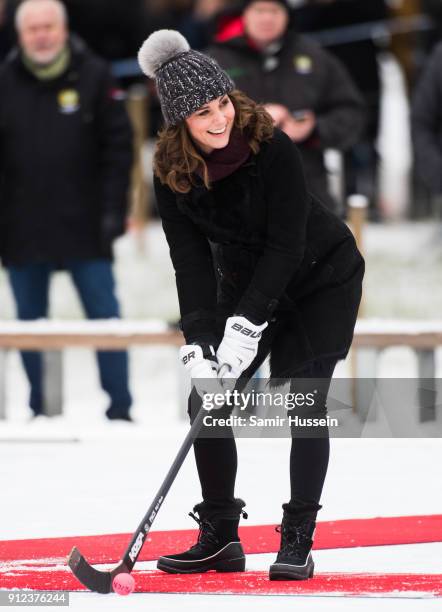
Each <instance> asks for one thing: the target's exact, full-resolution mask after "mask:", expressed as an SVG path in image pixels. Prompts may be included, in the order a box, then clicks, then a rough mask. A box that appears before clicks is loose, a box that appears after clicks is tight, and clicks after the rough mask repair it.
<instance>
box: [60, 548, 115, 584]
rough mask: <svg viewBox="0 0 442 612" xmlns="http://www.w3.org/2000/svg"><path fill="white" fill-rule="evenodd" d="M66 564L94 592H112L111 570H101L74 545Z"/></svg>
mask: <svg viewBox="0 0 442 612" xmlns="http://www.w3.org/2000/svg"><path fill="white" fill-rule="evenodd" d="M68 565H69V567H70V568H71V570H72V573H73V574H74V575H75V576H76V577H77V578H78V580H79V581H80V582H81V583H82V584H84V586H85V587H87V588H88V589H89V590H90V591H94V593H102V594H107V593H112V592H113V588H112V578H113V574H112V572H108V571H106V572H102V571H100V570H97V569H95V568H94V567H92V565H89V563H88V562H87V561H86V559H85V558H84V557H83V555H82V554H81V553H80V551H79V550H78V548H77V547H76V546H74V548H73V549H72V550H71V554H70V555H69V557H68Z"/></svg>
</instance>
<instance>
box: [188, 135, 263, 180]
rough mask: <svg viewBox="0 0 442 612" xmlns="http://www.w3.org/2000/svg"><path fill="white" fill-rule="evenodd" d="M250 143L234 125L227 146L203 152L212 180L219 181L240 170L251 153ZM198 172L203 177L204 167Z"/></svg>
mask: <svg viewBox="0 0 442 612" xmlns="http://www.w3.org/2000/svg"><path fill="white" fill-rule="evenodd" d="M250 151H251V149H250V147H249V143H248V141H247V139H246V137H245V136H244V134H243V133H242V132H241V130H240V129H239V128H237V127H233V128H232V131H231V133H230V138H229V142H228V144H227V146H225V147H224V148H223V149H214V150H213V151H212V153H209V154H205V153H204V154H203V157H204V161H205V162H206V164H207V170H208V171H209V179H210V182H211V183H212V182H214V181H219V180H220V179H222V178H224V177H226V176H229V174H232V173H233V172H235V170H238V168H239V167H240V166H242V165H243V163H244V162H245V161H246V160H247V159H248V157H249V155H250ZM196 174H197V175H198V176H199V177H200V178H203V172H202V168H198V170H197V171H196Z"/></svg>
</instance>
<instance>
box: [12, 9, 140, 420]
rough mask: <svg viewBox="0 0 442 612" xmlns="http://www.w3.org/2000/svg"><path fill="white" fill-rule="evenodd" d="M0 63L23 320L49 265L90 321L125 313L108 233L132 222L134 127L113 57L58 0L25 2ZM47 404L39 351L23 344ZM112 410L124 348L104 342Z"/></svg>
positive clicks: (124, 388)
mask: <svg viewBox="0 0 442 612" xmlns="http://www.w3.org/2000/svg"><path fill="white" fill-rule="evenodd" d="M16 27H17V33H18V37H19V43H20V46H19V48H17V49H15V50H14V51H13V52H12V54H11V55H10V57H9V58H8V60H7V61H6V62H5V64H4V65H3V66H2V67H1V70H0V89H1V92H2V95H1V98H0V256H1V258H2V261H3V263H4V265H5V266H6V267H7V269H8V274H9V280H10V283H11V287H12V291H13V294H14V298H15V301H16V305H17V311H18V317H19V318H20V319H23V320H31V319H37V318H41V317H45V316H47V311H48V285H49V279H50V275H51V273H52V272H53V271H55V270H57V269H62V268H63V269H66V270H68V271H69V272H70V274H71V276H72V279H73V281H74V283H75V286H76V288H77V290H78V292H79V294H80V298H81V301H82V303H83V306H84V308H85V311H86V314H87V316H88V317H89V318H91V319H104V318H111V317H118V316H119V307H118V303H117V300H116V297H115V292H114V279H113V274H112V268H111V263H112V250H111V247H112V241H113V240H114V239H115V238H116V237H117V236H119V235H121V234H123V233H124V231H125V219H126V208H127V199H128V198H127V195H128V187H129V174H130V168H131V163H132V134H131V128H130V124H129V120H128V117H127V114H126V111H125V107H124V103H123V101H122V96H121V93H120V92H119V91H118V89H116V88H115V86H114V84H113V83H112V80H111V78H110V76H109V72H108V68H107V66H106V64H105V63H104V62H103V61H102V60H101V59H99V58H97V57H96V56H94V55H93V54H92V53H91V52H89V51H88V50H87V49H86V48H85V46H84V45H83V44H82V43H81V42H80V41H75V40H69V37H68V31H67V20H66V13H65V9H64V6H63V4H61V3H60V2H59V1H58V0H25V2H24V3H23V4H21V5H20V7H19V9H18V11H17V13H16ZM23 361H24V365H25V369H26V373H27V376H28V378H29V381H30V384H31V399H30V406H31V409H32V410H33V412H34V413H35V414H39V413H41V412H42V411H43V397H42V384H41V378H42V376H41V374H42V372H41V370H42V365H41V355H40V354H39V353H34V352H26V353H23ZM98 363H99V368H100V379H101V384H102V386H103V389H104V390H105V391H106V392H107V393H108V394H109V396H110V398H111V404H110V407H109V409H108V411H107V413H106V414H107V416H108V418H110V419H125V420H130V416H129V408H130V405H131V396H130V393H129V390H128V384H127V378H128V371H127V370H128V364H127V355H126V353H125V352H112V353H109V352H99V353H98Z"/></svg>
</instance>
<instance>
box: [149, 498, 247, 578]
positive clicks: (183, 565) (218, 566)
mask: <svg viewBox="0 0 442 612" xmlns="http://www.w3.org/2000/svg"><path fill="white" fill-rule="evenodd" d="M244 505H245V504H244V502H243V501H242V500H241V499H236V500H235V506H234V507H232V509H231V510H228V511H226V510H214V509H213V508H212V509H210V508H209V507H208V505H207V504H205V503H204V502H202V503H201V504H198V505H197V506H195V507H194V509H193V512H197V513H198V515H199V518H198V517H197V516H195V514H193V513H192V512H189V516H191V517H192V518H193V519H194V520H195V521H196V522H197V523H198V525H199V528H200V530H199V534H198V541H197V543H196V544H194V545H193V546H192V547H191V548H190V549H189V550H186V551H185V552H182V553H179V554H176V555H168V556H166V557H160V558H159V559H158V563H157V568H158V569H160V570H163V572H169V573H170V574H199V573H202V572H207V571H209V570H215V571H217V572H243V571H244V570H245V566H246V558H245V556H244V550H243V548H242V546H241V543H240V541H239V537H238V524H239V519H240V516H241V515H242V516H243V517H244V518H247V513H246V512H244V511H243V510H242V508H243V507H244Z"/></svg>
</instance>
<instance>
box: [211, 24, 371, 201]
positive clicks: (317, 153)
mask: <svg viewBox="0 0 442 612" xmlns="http://www.w3.org/2000/svg"><path fill="white" fill-rule="evenodd" d="M209 54H210V55H212V56H213V57H214V58H215V59H216V60H217V61H218V62H219V64H220V65H221V66H222V68H224V69H225V70H226V72H228V73H229V75H230V76H231V78H232V79H233V80H234V81H235V85H236V87H237V88H238V89H240V90H242V91H244V93H246V94H247V95H248V96H250V97H251V98H253V99H254V100H256V101H257V102H262V103H267V102H276V103H278V104H283V105H284V106H286V107H287V108H288V109H289V110H290V111H292V112H295V111H301V110H305V109H308V110H312V111H313V112H314V113H315V114H316V117H317V125H316V129H315V131H314V133H313V134H312V135H311V137H310V138H308V139H307V140H306V141H305V142H303V143H298V146H299V150H300V152H301V156H302V161H303V164H304V168H305V173H306V177H307V183H308V185H309V188H310V189H311V191H312V192H313V193H314V194H315V195H317V196H318V197H319V198H320V199H322V200H323V201H324V202H325V203H327V204H328V205H329V206H330V207H332V208H333V207H334V205H333V203H332V202H331V198H330V196H329V195H328V186H327V175H326V170H325V166H324V158H323V153H324V150H325V149H329V148H332V149H339V150H341V151H346V150H347V149H349V148H350V147H351V146H353V145H354V144H355V143H356V142H357V141H358V140H359V139H360V137H361V135H362V131H363V128H364V121H365V109H364V103H363V100H362V98H361V95H360V94H359V92H358V90H357V89H356V87H355V85H354V84H353V82H352V80H351V78H350V76H349V75H348V73H347V71H346V70H345V68H344V67H343V66H342V65H341V63H340V62H339V61H338V60H337V59H336V58H335V57H333V55H332V54H331V53H328V52H327V51H324V50H323V49H322V48H321V47H320V46H319V45H318V44H317V43H316V42H315V41H313V40H311V39H309V38H307V37H305V36H302V35H300V34H297V33H296V32H291V31H289V32H288V33H287V34H286V36H285V39H284V42H283V45H282V47H281V48H280V49H279V51H276V52H275V53H274V54H273V55H271V56H263V55H262V54H261V53H260V52H259V51H257V50H255V49H253V48H251V47H250V45H249V44H248V43H247V39H246V38H245V37H244V36H240V37H237V38H232V39H231V40H228V41H226V42H223V43H217V44H215V45H213V46H212V47H210V49H209Z"/></svg>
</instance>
